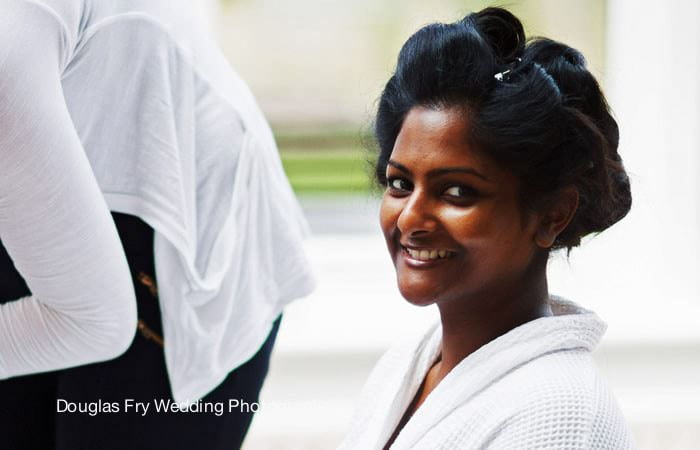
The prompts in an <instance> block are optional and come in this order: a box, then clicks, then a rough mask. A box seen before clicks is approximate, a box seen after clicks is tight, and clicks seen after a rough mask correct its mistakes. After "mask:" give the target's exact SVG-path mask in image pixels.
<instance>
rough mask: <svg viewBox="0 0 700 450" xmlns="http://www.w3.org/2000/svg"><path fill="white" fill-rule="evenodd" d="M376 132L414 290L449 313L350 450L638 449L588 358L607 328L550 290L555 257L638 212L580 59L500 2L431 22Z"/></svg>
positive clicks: (370, 387)
mask: <svg viewBox="0 0 700 450" xmlns="http://www.w3.org/2000/svg"><path fill="white" fill-rule="evenodd" d="M375 133H376V137H377V140H378V143H379V156H378V159H377V164H376V177H377V181H378V183H379V184H380V185H382V186H383V187H384V188H385V191H384V196H383V200H382V205H381V212H380V223H381V228H382V231H383V233H384V236H385V239H386V244H387V247H388V250H389V254H390V256H391V258H392V260H393V262H394V266H395V268H396V277H397V282H398V286H399V290H400V291H401V294H402V295H403V296H404V297H405V298H406V300H408V301H409V302H411V303H413V304H415V305H421V306H425V305H432V304H435V305H436V306H437V307H438V310H439V312H440V323H438V324H436V325H435V326H433V327H431V328H430V329H429V330H427V331H426V332H425V333H424V334H423V335H422V336H419V337H418V338H417V339H416V340H415V341H412V342H409V343H407V344H406V345H404V346H401V347H397V348H395V349H392V350H391V351H390V352H389V353H388V354H387V355H385V357H384V358H383V359H382V360H381V361H380V363H379V364H378V366H377V368H376V369H375V371H374V372H373V374H372V376H371V378H370V380H369V382H368V384H367V387H366V390H365V394H364V397H363V400H361V402H360V406H359V408H358V410H359V412H358V414H357V416H356V420H355V422H354V424H353V426H352V428H351V432H350V434H349V435H348V437H347V439H346V440H345V442H344V444H343V446H342V448H344V449H350V448H358V449H359V448H363V449H364V448H431V449H432V448H443V449H444V448H450V449H452V448H454V449H463V448H487V447H488V448H504V449H512V448H577V449H583V448H586V449H588V448H599V449H613V448H614V449H619V448H631V447H632V446H633V444H632V441H631V438H630V434H629V432H628V430H627V427H626V425H625V422H624V420H623V418H622V416H621V414H620V412H619V410H618V408H617V406H616V403H615V400H614V398H613V397H612V395H611V393H610V392H609V390H608V388H607V386H606V384H605V382H604V381H603V380H602V379H601V378H600V376H599V375H598V373H597V372H596V370H595V368H594V367H593V365H592V363H591V359H590V353H591V351H592V350H593V348H594V347H595V345H596V344H597V342H598V341H599V339H600V338H601V336H602V334H603V332H604V331H605V324H604V323H603V322H602V321H601V320H600V319H599V318H598V317H597V316H596V315H595V314H594V313H593V312H591V311H587V310H585V309H584V308H582V307H580V306H578V305H576V304H575V303H573V302H571V301H568V300H564V299H562V298H558V297H555V296H553V295H550V294H549V292H548V287H547V277H546V268H547V260H548V257H549V254H550V252H551V251H552V250H556V249H561V248H566V249H568V250H571V248H572V247H575V246H577V245H578V244H579V243H580V240H581V238H582V237H583V236H585V235H587V234H590V233H595V232H601V231H603V230H604V229H606V228H608V227H609V226H611V225H612V224H614V223H615V222H617V221H619V220H620V219H621V218H623V217H624V216H625V215H626V214H627V212H628V211H629V209H630V206H631V197H630V186H629V181H628V178H627V175H626V173H625V171H624V168H623V166H622V163H621V160H620V157H619V155H618V153H617V144H618V129H617V124H616V123H615V120H614V119H613V118H612V116H611V114H610V112H609V109H608V106H607V103H606V101H605V98H604V96H603V94H602V93H601V91H600V88H599V86H598V83H597V82H596V80H595V79H594V77H593V76H592V75H591V74H590V72H589V71H588V70H587V68H586V65H585V61H584V59H583V57H582V56H581V54H580V53H579V52H578V51H576V50H575V49H573V48H571V47H568V46H566V45H564V44H561V43H558V42H555V41H551V40H548V39H544V38H538V39H534V40H530V41H526V39H525V36H524V32H523V27H522V25H521V23H520V21H519V20H518V19H517V18H516V17H514V16H513V15H512V14H511V13H509V12H508V11H506V10H504V9H500V8H487V9H485V10H483V11H481V12H479V13H474V14H470V15H468V16H467V17H465V18H464V19H462V20H460V21H458V22H455V23H452V24H433V25H428V26H426V27H424V28H422V29H421V30H419V31H418V32H417V33H415V34H414V35H413V36H412V37H411V38H409V40H408V41H407V42H406V44H405V45H404V47H403V48H402V50H401V53H400V55H399V61H398V65H397V68H396V72H395V73H394V75H393V76H392V77H391V79H390V80H389V81H388V83H387V85H386V87H385V89H384V92H383V93H382V96H381V99H380V104H379V111H378V113H377V118H376V127H375Z"/></svg>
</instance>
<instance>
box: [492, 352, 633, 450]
mask: <svg viewBox="0 0 700 450" xmlns="http://www.w3.org/2000/svg"><path fill="white" fill-rule="evenodd" d="M497 384H500V386H499V387H496V386H494V390H495V391H496V392H495V395H494V399H495V400H494V399H492V402H493V401H497V402H498V403H500V401H505V400H506V399H508V401H507V404H508V405H509V406H508V407H507V408H505V410H504V411H503V414H502V416H501V417H500V420H499V421H498V424H499V426H498V427H497V428H495V429H494V433H493V439H494V440H495V442H497V443H499V444H500V445H495V448H514V447H510V446H511V445H515V444H516V443H518V442H519V443H522V442H524V441H523V440H527V441H531V440H534V441H535V442H540V441H542V442H545V441H547V442H555V441H558V442H559V444H561V445H559V444H557V448H599V449H609V448H616V449H617V448H633V447H634V446H633V444H632V439H631V434H630V432H629V430H628V428H627V425H626V423H625V420H624V417H623V414H622V411H621V410H620V408H619V406H618V404H617V401H616V399H615V397H614V395H613V393H612V390H611V389H610V387H609V385H608V384H607V382H606V381H605V379H604V378H603V377H602V375H601V374H600V373H599V372H598V370H597V368H596V367H595V364H594V363H593V360H592V357H591V354H590V352H588V351H585V350H577V349H571V350H563V351H557V352H552V353H550V354H546V355H542V356H540V357H538V358H536V359H534V360H532V361H530V362H528V363H527V364H524V365H522V366H521V367H518V368H516V369H514V370H513V371H512V372H511V373H509V374H507V375H505V376H504V377H503V378H502V379H501V380H500V382H499V383H497ZM498 399H500V400H498ZM504 403H505V402H504Z"/></svg>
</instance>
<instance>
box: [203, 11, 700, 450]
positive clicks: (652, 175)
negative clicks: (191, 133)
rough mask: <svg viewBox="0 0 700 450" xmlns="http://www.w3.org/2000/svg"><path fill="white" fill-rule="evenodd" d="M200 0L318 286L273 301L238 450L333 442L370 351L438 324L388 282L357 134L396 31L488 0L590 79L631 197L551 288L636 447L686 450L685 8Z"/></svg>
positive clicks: (695, 105)
mask: <svg viewBox="0 0 700 450" xmlns="http://www.w3.org/2000/svg"><path fill="white" fill-rule="evenodd" d="M206 1H208V2H209V3H208V6H209V9H210V13H211V15H210V17H211V22H212V27H213V28H214V30H215V31H216V35H217V37H218V40H219V43H220V45H221V47H222V49H223V51H224V53H225V55H226V56H227V58H228V59H229V60H230V62H231V64H232V65H233V66H234V67H235V68H236V69H237V71H238V72H239V73H240V74H241V75H242V76H243V78H244V79H245V80H246V81H247V82H248V83H249V85H250V86H251V88H252V90H253V92H254V93H255V95H256V97H257V99H258V101H259V103H260V105H261V107H262V109H263V110H264V111H265V113H266V115H267V117H268V119H269V120H270V122H271V123H272V126H273V129H274V131H275V134H276V137H277V140H278V144H279V147H280V152H281V155H282V159H283V163H284V165H285V169H286V170H287V173H288V176H289V178H290V180H291V182H292V185H293V187H294V189H295V191H296V192H297V194H298V196H299V199H300V202H301V203H302V206H303V207H304V210H305V211H306V213H307V217H308V219H309V221H310V224H311V228H312V230H313V236H312V237H311V238H310V239H309V240H308V242H307V244H306V245H307V249H308V252H309V256H310V258H311V261H312V264H313V265H314V267H315V269H316V273H317V276H318V280H319V286H318V289H317V291H316V292H315V293H314V294H313V295H312V296H310V297H308V298H306V299H303V300H300V301H298V302H296V303H294V304H293V305H292V306H290V307H289V308H288V309H287V311H286V315H285V318H284V320H283V325H282V328H281V331H280V334H279V337H278V344H277V347H276V350H275V352H274V355H273V361H272V365H271V371H270V376H269V378H268V380H267V382H266V385H265V387H264V390H263V394H262V407H261V410H260V412H259V413H258V415H257V416H256V417H255V419H254V422H253V426H252V428H251V432H250V434H249V437H248V439H247V441H246V444H245V446H244V448H245V449H247V450H267V449H275V450H284V449H305V450H313V449H328V448H334V447H335V446H336V445H337V444H338V443H339V442H340V440H341V439H342V437H343V434H344V432H345V430H346V427H347V425H348V421H349V419H350V416H351V414H352V412H353V407H354V401H355V399H356V398H357V396H358V394H359V391H360V389H361V387H362V384H363V382H364V380H365V379H366V377H367V375H368V373H369V371H370V370H371V368H372V366H373V364H374V363H375V362H376V360H377V359H378V358H379V356H380V355H381V353H382V352H383V351H385V350H386V349H387V348H388V347H389V346H391V345H392V344H393V343H395V342H397V341H399V340H401V339H402V338H404V337H405V336H408V335H411V334H413V333H415V332H416V331H417V330H419V329H422V327H424V326H425V325H426V324H427V323H428V322H430V321H432V320H434V319H435V317H436V312H435V310H434V309H432V308H430V309H427V308H416V307H413V306H409V305H408V304H406V302H405V301H404V300H403V299H402V298H401V297H400V295H399V293H398V291H397V289H396V287H395V282H394V273H393V268H392V266H391V263H390V261H389V258H388V256H387V255H386V254H385V249H384V242H383V239H382V237H381V236H380V234H379V230H378V226H377V223H376V222H377V211H378V198H379V196H378V193H377V192H376V191H375V190H373V189H372V188H371V183H370V180H369V177H368V176H367V173H368V167H369V166H368V163H367V161H368V160H369V159H371V153H370V152H369V151H368V150H367V146H366V145H364V144H363V142H364V141H365V140H366V139H365V136H366V135H367V133H368V131H369V128H370V122H371V117H372V113H373V111H374V109H375V105H376V99H377V98H378V96H379V93H380V91H381V89H382V87H383V84H384V83H385V82H386V80H387V79H388V77H389V76H390V74H391V72H392V70H393V66H394V64H395V59H396V56H397V54H398V50H399V48H400V46H401V44H402V43H403V42H404V41H405V40H406V39H407V38H408V36H410V34H412V33H413V32H414V31H415V30H417V29H418V28H419V27H420V26H422V25H424V24H426V23H430V22H434V21H454V20H457V19H459V18H461V17H462V16H463V15H465V14H466V13H468V12H470V11H475V10H478V9H481V8H483V7H485V6H488V5H498V6H505V7H508V8H509V9H510V10H511V11H513V12H514V13H515V14H516V15H517V16H518V17H520V18H521V20H522V21H523V22H524V24H525V27H526V32H527V33H528V35H544V36H547V37H551V38H554V39H558V40H561V41H564V42H566V43H567V44H569V45H571V46H573V47H576V48H578V49H579V50H581V51H582V52H583V54H584V55H585V56H586V57H587V59H588V62H589V66H590V68H591V70H592V72H593V73H594V74H595V75H596V76H597V77H598V78H599V80H600V81H601V83H602V85H603V88H604V90H605V92H606V94H607V96H608V100H609V102H610V104H611V106H612V108H613V110H614V112H615V114H616V117H617V119H618V122H619V125H620V129H621V147H620V153H621V154H622V157H623V159H624V162H625V165H626V167H627V170H628V172H629V173H630V178H631V180H632V186H633V198H634V206H633V209H632V211H631V213H630V214H629V216H628V217H627V218H625V219H624V220H623V221H622V222H621V223H619V224H617V225H616V226H614V227H613V228H611V229H610V230H608V231H606V232H605V233H603V234H601V235H600V236H597V237H593V238H590V239H587V240H586V242H585V243H584V244H583V245H582V247H581V248H579V249H576V250H574V251H573V252H572V254H571V256H570V258H569V259H568V260H567V259H566V258H565V257H564V255H555V256H553V258H552V262H551V264H550V274H549V276H550V288H551V291H552V292H553V293H556V294H559V295H563V296H565V297H569V298H571V299H573V300H575V301H577V302H578V303H580V304H582V305H583V306H585V307H588V308H590V309H593V310H595V311H596V312H597V313H598V314H599V315H600V316H601V317H602V318H603V319H604V320H605V321H606V322H607V323H608V326H609V327H608V332H607V334H606V336H605V338H604V339H603V342H602V344H601V345H600V347H599V348H598V350H597V351H596V353H595V357H596V361H597V363H598V365H599V367H600V369H601V371H602V372H603V373H604V375H605V376H606V377H607V379H608V380H609V382H610V384H611V386H612V388H613V390H614V392H615V394H616V396H617V398H618V400H619V403H620V405H621V407H622V409H623V411H624V413H625V415H626V417H627V419H628V421H629V422H630V423H631V425H632V428H633V432H634V434H635V436H636V439H637V441H638V442H637V443H638V445H639V448H641V449H664V450H668V449H700V276H699V275H700V272H699V271H700V256H699V255H700V177H699V176H698V172H699V171H700V152H699V150H700V145H699V144H700V136H699V133H698V125H699V124H700V123H699V122H700V102H699V93H700V65H699V64H700V61H699V58H700V31H698V27H697V23H699V22H700V2H696V1H694V0H686V1H682V0H671V1H666V2H658V1H654V2H651V1H632V0H607V1H606V0H586V1H583V0H530V1H512V2H498V3H496V2H488V1H457V0H431V1H429V2H427V1H421V0H354V1H337V0H336V1H332V0H295V1H293V2H290V1H288V0H206Z"/></svg>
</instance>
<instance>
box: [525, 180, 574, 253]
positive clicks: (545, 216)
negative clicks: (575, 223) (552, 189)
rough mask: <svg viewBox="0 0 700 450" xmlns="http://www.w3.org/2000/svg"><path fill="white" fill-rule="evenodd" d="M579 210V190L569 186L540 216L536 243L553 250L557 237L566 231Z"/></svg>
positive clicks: (555, 197) (549, 202)
mask: <svg viewBox="0 0 700 450" xmlns="http://www.w3.org/2000/svg"><path fill="white" fill-rule="evenodd" d="M577 208H578V190H577V189H576V188H575V187H573V186H567V187H565V188H562V189H561V190H559V192H557V193H556V194H555V195H554V197H553V198H552V200H550V201H548V202H547V203H546V204H545V205H544V206H543V208H542V212H541V213H540V215H539V223H538V225H537V232H536V233H535V243H536V244H537V246H539V247H541V248H551V247H552V245H554V241H555V240H556V238H557V236H559V234H560V233H561V232H562V231H564V229H565V228H566V226H567V225H569V222H571V219H572V218H573V217H574V214H575V213H576V209H577Z"/></svg>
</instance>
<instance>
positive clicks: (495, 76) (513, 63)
mask: <svg viewBox="0 0 700 450" xmlns="http://www.w3.org/2000/svg"><path fill="white" fill-rule="evenodd" d="M522 61H523V59H522V58H519V57H518V58H515V60H514V61H513V62H512V63H510V64H509V65H510V67H511V68H510V69H506V70H504V71H503V72H498V73H497V74H495V75H494V76H493V77H494V78H495V79H497V80H498V81H503V77H504V76H506V75H508V74H509V73H510V72H511V71H512V70H513V67H514V66H515V65H516V64H517V63H519V62H522Z"/></svg>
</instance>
